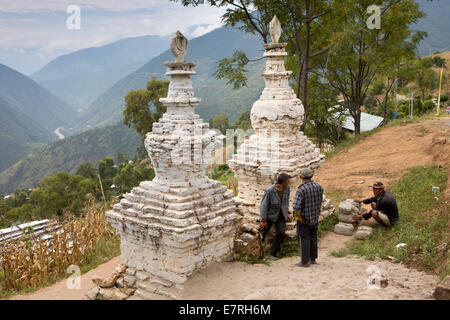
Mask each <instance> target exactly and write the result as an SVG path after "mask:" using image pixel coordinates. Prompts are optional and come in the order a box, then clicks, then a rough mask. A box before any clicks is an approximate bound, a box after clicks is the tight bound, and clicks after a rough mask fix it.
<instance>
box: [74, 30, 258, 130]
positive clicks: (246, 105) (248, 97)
mask: <svg viewBox="0 0 450 320" xmlns="http://www.w3.org/2000/svg"><path fill="white" fill-rule="evenodd" d="M167 48H168V46H167ZM234 50H242V51H244V52H245V53H247V55H248V56H249V58H256V57H261V56H262V54H263V48H262V44H261V41H260V40H259V39H258V37H257V36H255V35H252V34H248V33H245V32H242V31H240V30H236V29H233V28H231V27H221V28H217V29H215V30H213V31H211V32H208V33H207V34H205V35H203V36H200V37H197V38H194V39H192V40H190V41H189V51H188V54H187V56H186V60H188V61H192V62H195V63H196V72H197V74H196V75H195V76H193V77H192V79H193V83H194V91H195V92H196V95H197V96H198V97H200V98H201V99H202V102H201V103H200V105H199V107H198V108H197V109H196V110H197V113H199V114H200V115H201V116H202V117H203V118H204V119H205V120H206V121H207V120H208V119H209V118H211V117H214V116H215V115H217V113H221V112H223V113H226V114H228V115H229V116H230V119H231V121H234V120H236V119H237V118H238V117H239V115H240V113H242V112H243V111H245V110H248V109H250V108H251V106H252V104H253V102H254V101H255V100H257V98H258V96H259V94H260V92H261V90H262V88H263V84H264V81H263V79H262V78H261V77H260V73H261V72H262V70H263V65H264V61H261V62H259V63H255V64H252V65H251V66H249V83H248V84H249V86H248V87H246V88H243V89H241V90H234V89H233V88H232V87H230V86H227V85H226V81H225V80H217V79H215V77H214V76H213V72H214V71H215V69H216V66H217V62H218V61H219V60H220V59H223V58H225V57H229V56H230V55H231V54H232V53H233V52H234ZM170 60H173V57H172V54H171V53H170V51H169V50H166V51H164V52H163V53H162V54H160V55H158V56H156V57H154V58H153V59H151V60H150V61H149V62H147V63H146V64H145V65H144V66H142V68H140V69H138V70H137V71H136V72H133V73H130V74H129V75H127V76H125V77H124V78H122V79H121V80H119V81H118V82H116V83H115V84H114V85H113V86H112V87H111V88H110V89H109V90H107V91H105V92H104V93H103V94H102V95H101V96H99V97H98V98H97V99H96V100H95V101H94V102H93V103H92V104H91V105H89V106H88V107H87V108H85V109H83V110H82V112H81V113H80V114H79V117H78V118H76V119H74V122H73V123H72V124H71V125H72V126H74V127H75V128H76V129H77V130H85V129H86V128H89V127H96V126H104V125H109V124H111V123H114V122H116V121H119V120H121V119H122V110H123V107H124V105H125V100H124V97H125V95H126V94H127V93H128V92H129V91H130V90H136V89H141V88H145V86H146V84H147V82H148V81H149V80H150V79H151V78H152V76H155V77H157V78H159V79H162V78H165V75H164V73H165V67H164V62H165V61H170Z"/></svg>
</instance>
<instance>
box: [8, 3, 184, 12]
mask: <svg viewBox="0 0 450 320" xmlns="http://www.w3.org/2000/svg"><path fill="white" fill-rule="evenodd" d="M69 5H78V6H80V7H81V8H84V9H89V10H100V11H104V10H106V11H130V10H137V9H159V8H166V7H168V6H170V7H173V8H175V7H176V6H180V5H181V4H179V3H176V2H169V0H39V1H37V0H16V1H11V0H0V12H2V11H3V12H14V13H29V12H49V11H61V10H65V9H66V8H67V7H68V6H69Z"/></svg>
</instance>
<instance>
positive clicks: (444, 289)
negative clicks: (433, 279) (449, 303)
mask: <svg viewBox="0 0 450 320" xmlns="http://www.w3.org/2000/svg"><path fill="white" fill-rule="evenodd" d="M433 297H434V298H435V299H437V300H450V276H447V277H445V279H444V280H442V281H441V283H439V284H438V286H437V287H436V289H435V290H434V292H433Z"/></svg>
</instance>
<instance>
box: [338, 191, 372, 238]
mask: <svg viewBox="0 0 450 320" xmlns="http://www.w3.org/2000/svg"><path fill="white" fill-rule="evenodd" d="M366 212H367V211H366V210H365V209H364V208H361V204H360V203H357V202H355V201H353V199H347V200H344V201H342V202H341V203H339V214H338V219H339V223H338V224H337V225H335V226H334V232H335V233H338V234H343V235H346V236H351V235H353V232H354V231H355V229H357V232H356V233H355V238H356V239H359V240H362V239H366V238H368V237H370V236H371V235H372V228H371V227H368V226H360V227H358V222H355V221H354V220H353V216H354V215H355V214H364V213H366Z"/></svg>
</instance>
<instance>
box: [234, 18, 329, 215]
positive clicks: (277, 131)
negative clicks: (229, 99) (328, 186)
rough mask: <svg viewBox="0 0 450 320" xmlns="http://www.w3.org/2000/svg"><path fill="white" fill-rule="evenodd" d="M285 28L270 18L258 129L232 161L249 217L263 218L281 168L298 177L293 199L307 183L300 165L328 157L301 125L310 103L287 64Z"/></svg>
mask: <svg viewBox="0 0 450 320" xmlns="http://www.w3.org/2000/svg"><path fill="white" fill-rule="evenodd" d="M280 34H281V26H280V22H279V21H278V19H277V18H276V16H275V17H274V18H273V20H272V22H271V23H270V35H271V38H272V41H273V42H272V43H269V44H264V49H265V53H264V56H265V57H266V58H267V62H266V70H265V71H264V73H263V74H262V76H263V78H264V80H265V88H264V90H263V92H262V94H261V96H260V98H259V100H258V101H256V102H255V103H254V104H253V107H252V110H251V113H250V119H251V123H252V127H253V129H254V131H255V134H253V135H251V136H250V137H249V138H248V139H246V140H245V141H244V142H243V143H242V144H241V146H240V147H239V149H238V151H237V154H235V155H233V158H232V159H230V160H229V161H228V163H229V165H230V167H231V168H232V170H233V171H234V172H235V174H236V177H237V179H238V181H239V194H238V197H237V204H238V208H239V211H240V212H241V214H244V216H245V220H246V221H248V222H255V220H256V219H258V217H259V203H260V201H261V198H262V196H263V194H264V190H265V189H266V188H267V187H268V186H270V185H271V184H272V183H275V181H276V177H277V176H278V174H280V173H282V172H285V173H287V174H289V175H290V176H291V177H292V179H291V180H292V186H291V200H292V198H293V197H294V196H295V189H296V187H297V186H298V185H299V184H300V183H301V179H300V177H299V172H300V170H301V169H302V168H305V167H308V168H310V169H311V170H315V169H317V168H318V167H319V166H320V165H321V164H322V162H323V159H324V156H323V155H322V154H321V153H320V149H319V148H316V146H315V145H314V144H313V143H312V142H311V141H310V140H309V139H308V138H307V137H306V136H305V135H304V134H303V132H301V131H300V126H301V124H302V123H303V119H304V109H303V105H302V103H301V101H300V100H299V99H298V98H297V97H296V95H295V93H294V91H293V90H292V89H291V87H290V86H289V76H290V74H291V73H292V72H291V71H286V69H285V66H284V57H285V56H286V55H287V53H286V51H285V47H286V43H278V39H279V38H280ZM291 203H292V202H291Z"/></svg>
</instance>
